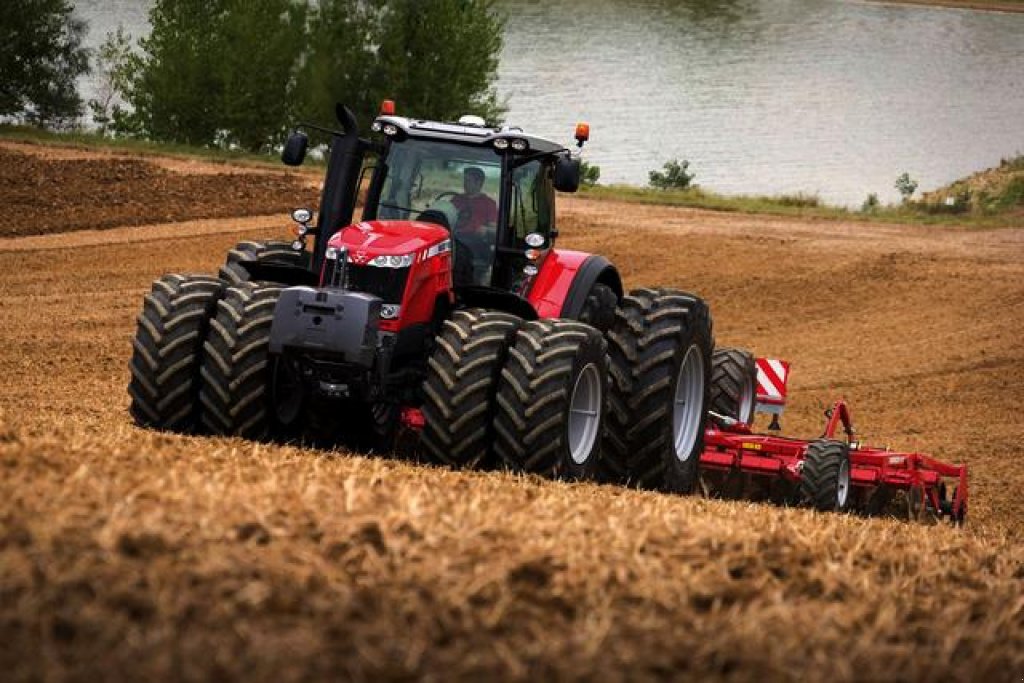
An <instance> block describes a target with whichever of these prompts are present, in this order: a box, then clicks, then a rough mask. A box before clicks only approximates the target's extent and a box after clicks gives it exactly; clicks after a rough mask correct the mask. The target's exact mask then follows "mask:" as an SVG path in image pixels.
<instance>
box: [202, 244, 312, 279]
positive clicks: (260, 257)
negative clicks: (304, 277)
mask: <svg viewBox="0 0 1024 683" xmlns="http://www.w3.org/2000/svg"><path fill="white" fill-rule="evenodd" d="M252 263H258V264H260V265H271V266H287V267H293V268H308V267H309V263H310V255H309V252H307V251H295V250H294V249H292V245H291V243H290V242H283V241H280V240H268V241H266V242H251V241H246V242H239V243H238V244H236V245H235V246H234V247H233V248H232V249H231V250H230V251H228V255H227V259H226V260H225V262H224V265H223V266H221V267H220V272H219V275H220V278H221V279H222V280H224V281H225V282H227V283H228V284H230V285H237V284H239V283H241V282H248V281H249V280H250V279H251V278H250V276H249V270H248V269H247V268H246V266H245V264H252Z"/></svg>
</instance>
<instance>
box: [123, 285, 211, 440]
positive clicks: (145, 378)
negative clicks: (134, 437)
mask: <svg viewBox="0 0 1024 683" xmlns="http://www.w3.org/2000/svg"><path fill="white" fill-rule="evenodd" d="M223 289H224V283H222V282H221V281H220V280H218V279H217V278H215V277H209V276H206V275H176V274H172V275H164V276H163V277H162V278H160V279H159V280H157V281H156V282H154V283H153V288H152V290H151V291H150V292H149V293H148V294H146V296H145V299H144V301H143V304H142V314H141V315H139V318H138V327H137V328H136V331H135V339H134V340H133V341H132V346H133V348H134V352H133V353H132V360H131V374H132V378H131V382H130V383H129V384H128V393H129V394H130V395H131V397H132V403H131V414H132V417H133V418H134V419H135V423H136V424H138V425H140V426H143V427H153V428H155V429H166V430H169V431H176V432H191V431H194V430H195V429H196V427H197V426H198V424H199V411H198V405H199V365H200V360H201V358H202V349H203V342H204V341H205V339H206V334H207V330H208V329H209V324H210V316H211V315H213V311H214V309H215V308H216V306H217V301H218V300H219V299H220V297H221V295H222V293H223Z"/></svg>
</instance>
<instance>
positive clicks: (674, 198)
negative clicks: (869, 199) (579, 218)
mask: <svg viewBox="0 0 1024 683" xmlns="http://www.w3.org/2000/svg"><path fill="white" fill-rule="evenodd" d="M958 182H963V181H958ZM1022 182H1024V181H1022ZM951 187H952V186H951ZM940 192H942V191H941V190H936V193H932V194H935V195H936V196H938V194H937V193H940ZM1016 193H1017V190H1016V188H1015V187H1014V186H1011V187H1010V188H1009V191H1008V193H1007V194H1006V196H1005V197H1003V196H1000V198H999V200H998V201H996V202H991V201H990V203H989V204H987V205H986V206H984V207H982V206H979V207H978V208H977V209H973V208H969V207H968V208H962V207H960V206H956V207H946V205H945V204H944V203H941V202H937V201H934V200H933V201H928V200H927V199H923V200H922V201H920V202H910V203H908V204H902V205H888V206H878V207H875V208H874V209H872V210H870V211H856V210H851V209H846V208H843V207H839V206H829V205H827V204H823V203H822V202H821V201H820V200H818V198H817V197H814V196H813V195H802V194H797V195H779V196H770V197H769V196H758V195H720V194H716V193H714V192H708V191H707V190H704V189H701V188H692V189H687V190H668V191H666V190H656V189H652V188H644V187H635V186H630V185H598V186H595V187H586V188H583V189H582V191H581V192H580V195H581V196H582V197H586V198H588V199H608V200H616V201H625V202H637V203H640V204H659V205H667V206H681V207H687V208H693V209H706V210H710V211H728V212H735V213H749V214H768V215H774V216H794V217H800V218H812V219H822V220H844V221H849V220H855V221H869V222H879V223H904V224H912V225H959V226H966V227H973V228H1000V227H1010V226H1021V225H1024V204H1022V203H1020V202H1019V201H1018V202H1014V198H1015V197H1016ZM930 196H932V195H931V194H929V195H926V197H930ZM943 196H944V195H943Z"/></svg>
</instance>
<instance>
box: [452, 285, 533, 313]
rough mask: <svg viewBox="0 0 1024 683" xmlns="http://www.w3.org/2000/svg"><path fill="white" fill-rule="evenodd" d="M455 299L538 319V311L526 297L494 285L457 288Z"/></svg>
mask: <svg viewBox="0 0 1024 683" xmlns="http://www.w3.org/2000/svg"><path fill="white" fill-rule="evenodd" d="M455 300H456V301H457V302H458V303H460V304H462V305H463V306H471V307H475V306H479V307H480V308H494V309H497V310H499V311H505V312H506V313H511V314H512V315H515V316H519V317H520V318H522V319H523V320H536V319H537V311H536V310H535V309H534V308H533V306H532V305H530V302H529V301H527V300H526V299H524V298H522V297H520V296H516V295H515V294H513V293H512V292H506V291H505V290H503V289H496V288H494V287H483V286H480V285H466V286H463V287H456V288H455Z"/></svg>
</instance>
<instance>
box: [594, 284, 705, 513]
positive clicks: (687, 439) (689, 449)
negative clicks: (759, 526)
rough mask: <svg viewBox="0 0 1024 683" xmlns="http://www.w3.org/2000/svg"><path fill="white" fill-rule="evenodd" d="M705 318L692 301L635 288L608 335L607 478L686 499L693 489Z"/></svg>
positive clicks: (701, 416)
mask: <svg viewBox="0 0 1024 683" xmlns="http://www.w3.org/2000/svg"><path fill="white" fill-rule="evenodd" d="M711 335H712V329H711V314H710V312H709V311H708V307H707V304H705V303H704V301H703V300H701V299H700V298H699V297H696V296H694V295H692V294H687V293H685V292H680V291H676V290H671V289H638V290H634V291H633V292H631V293H630V294H629V296H626V297H623V299H622V301H621V303H620V306H619V309H618V311H617V312H616V317H615V325H614V326H612V329H611V330H609V332H608V335H607V336H608V348H609V354H608V355H609V359H610V361H611V374H612V389H611V396H610V399H611V405H610V407H609V419H608V429H607V430H606V448H605V454H604V455H605V458H604V463H605V472H604V476H605V478H607V479H611V480H617V481H622V482H627V483H630V484H632V485H635V486H639V487H645V488H661V489H664V490H668V491H675V492H679V493H687V492H690V491H692V490H693V488H694V486H695V485H696V483H697V473H698V465H699V461H700V454H701V452H702V450H703V445H704V426H705V422H706V420H707V406H708V393H709V388H710V384H711V382H710V379H711V377H710V372H711V349H712V346H713V341H712V336H711Z"/></svg>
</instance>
